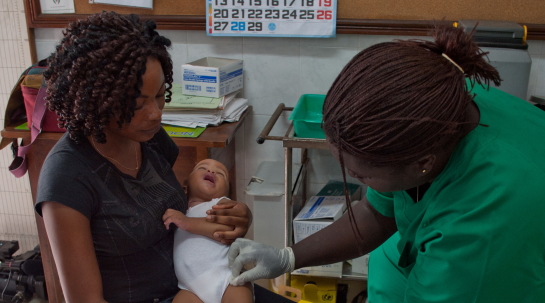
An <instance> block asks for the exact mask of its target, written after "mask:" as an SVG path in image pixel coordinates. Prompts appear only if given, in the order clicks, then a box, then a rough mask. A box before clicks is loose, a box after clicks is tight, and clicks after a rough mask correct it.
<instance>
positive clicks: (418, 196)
mask: <svg viewBox="0 0 545 303" xmlns="http://www.w3.org/2000/svg"><path fill="white" fill-rule="evenodd" d="M419 201H420V185H418V186H416V203H418V202H419Z"/></svg>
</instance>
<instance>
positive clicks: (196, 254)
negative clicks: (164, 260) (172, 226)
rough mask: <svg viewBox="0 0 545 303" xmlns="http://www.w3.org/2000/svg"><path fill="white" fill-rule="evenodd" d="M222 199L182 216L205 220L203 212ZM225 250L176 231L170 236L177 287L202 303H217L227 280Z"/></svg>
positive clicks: (218, 245)
mask: <svg viewBox="0 0 545 303" xmlns="http://www.w3.org/2000/svg"><path fill="white" fill-rule="evenodd" d="M224 198H225V197H223V198H218V199H212V200H211V201H209V202H203V203H199V204H197V205H195V206H193V207H191V208H189V209H188V210H187V213H186V216H188V217H194V218H201V217H206V211H207V210H209V209H211V208H212V206H214V205H216V204H217V203H218V202H219V201H220V200H221V199H224ZM228 250H229V246H228V245H225V244H222V243H220V242H218V241H215V240H212V239H210V238H208V237H205V236H201V235H195V234H192V233H189V232H187V231H185V230H182V229H179V228H178V229H177V230H176V233H175V234H174V270H175V271H176V277H178V287H179V288H180V289H185V290H188V291H190V292H192V293H194V294H196V295H197V296H198V297H199V298H200V299H201V300H202V301H203V302H204V303H220V302H221V298H222V297H223V293H224V292H225V289H227V286H228V285H229V280H230V279H231V270H230V269H229V260H228V258H227V251H228Z"/></svg>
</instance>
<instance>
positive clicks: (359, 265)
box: [351, 254, 369, 275]
mask: <svg viewBox="0 0 545 303" xmlns="http://www.w3.org/2000/svg"><path fill="white" fill-rule="evenodd" d="M351 263H352V273H356V274H362V275H367V274H368V273H369V271H368V267H369V254H365V255H363V256H361V257H359V258H355V259H352V261H351Z"/></svg>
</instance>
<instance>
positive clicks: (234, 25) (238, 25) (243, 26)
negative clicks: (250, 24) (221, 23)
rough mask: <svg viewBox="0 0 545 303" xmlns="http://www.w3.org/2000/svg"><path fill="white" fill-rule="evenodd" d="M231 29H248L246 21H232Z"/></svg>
mask: <svg viewBox="0 0 545 303" xmlns="http://www.w3.org/2000/svg"><path fill="white" fill-rule="evenodd" d="M231 30H232V31H245V30H246V22H235V21H232V22H231Z"/></svg>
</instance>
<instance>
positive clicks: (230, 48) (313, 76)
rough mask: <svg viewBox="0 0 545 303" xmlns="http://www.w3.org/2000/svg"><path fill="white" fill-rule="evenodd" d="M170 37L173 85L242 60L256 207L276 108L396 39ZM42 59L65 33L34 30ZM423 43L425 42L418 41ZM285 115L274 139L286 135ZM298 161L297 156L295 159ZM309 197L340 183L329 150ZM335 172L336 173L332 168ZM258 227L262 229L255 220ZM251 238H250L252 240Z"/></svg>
mask: <svg viewBox="0 0 545 303" xmlns="http://www.w3.org/2000/svg"><path fill="white" fill-rule="evenodd" d="M161 33H162V34H164V35H166V36H167V37H169V38H170V39H171V40H172V42H173V46H172V48H171V50H170V52H171V55H172V59H173V61H174V65H175V70H174V81H175V82H180V77H181V75H180V74H181V67H180V66H181V64H182V63H185V62H190V61H192V60H196V59H199V58H202V57H205V56H217V57H225V58H235V59H242V60H244V75H245V77H244V81H245V82H244V92H243V94H242V95H243V96H244V97H246V98H248V99H249V101H250V104H251V105H252V106H253V112H252V113H251V114H250V115H249V117H248V118H247V120H246V121H245V123H244V128H243V129H242V130H240V131H239V132H238V133H237V136H236V146H237V159H236V160H237V180H236V181H237V193H238V194H239V197H238V198H239V200H240V201H243V202H246V203H247V204H248V205H249V206H250V207H253V201H254V197H252V196H249V195H245V194H244V189H245V187H246V185H247V184H248V182H249V180H250V179H251V177H252V175H253V174H254V173H255V171H256V169H257V166H258V165H259V163H261V162H262V161H280V162H281V161H283V149H282V146H281V143H280V142H278V141H270V142H269V141H267V142H265V143H264V144H263V145H258V144H257V143H256V138H257V137H258V135H259V133H260V132H261V130H262V129H263V127H264V126H265V124H266V123H267V121H268V120H269V118H270V115H271V114H272V113H273V111H274V109H275V108H276V106H277V105H278V103H281V102H283V103H285V104H286V105H287V106H294V105H295V103H296V102H297V100H298V98H299V96H300V95H301V94H306V93H315V94H325V93H326V92H327V89H328V88H329V86H330V85H331V83H332V82H333V80H334V79H335V77H336V75H337V74H338V73H339V72H340V71H341V69H342V68H343V66H344V65H345V64H346V63H347V62H348V61H349V60H350V59H351V58H352V57H353V56H354V55H355V54H356V53H358V52H359V51H360V50H361V49H363V48H366V47H368V46H370V45H373V44H375V43H378V42H383V41H390V40H392V39H396V38H408V37H395V36H367V35H338V36H337V37H336V38H333V39H306V38H301V39H298V38H238V37H234V38H233V37H208V36H206V34H205V32H201V31H161ZM35 35H36V48H37V52H38V58H39V59H41V58H45V57H47V56H48V55H49V54H50V53H51V52H52V51H53V50H54V47H55V45H56V43H57V41H58V40H59V39H60V38H61V36H62V30H61V29H36V31H35ZM420 38H421V37H420ZM529 44H530V54H531V56H532V59H533V65H532V72H531V79H530V85H529V94H528V96H530V95H531V94H536V95H543V96H545V86H544V85H543V84H545V43H544V42H542V41H530V42H529ZM286 118H287V115H286V116H284V117H282V118H281V121H280V122H279V123H277V125H276V127H275V128H274V129H273V132H272V134H275V135H283V134H284V132H285V129H286V127H287V119H286ZM295 156H297V153H296V154H295ZM310 156H311V157H312V159H313V163H312V165H311V167H310V180H311V181H312V184H311V193H312V192H316V190H318V189H319V188H320V187H321V186H322V185H323V184H324V183H326V182H327V181H328V180H329V179H339V178H340V168H339V166H338V164H337V163H336V162H335V161H334V160H333V159H332V158H331V156H330V155H328V152H327V151H317V150H314V151H311V153H310ZM332 167H333V169H332ZM254 224H259V222H258V221H257V220H256V221H254ZM248 236H249V237H252V233H251V232H250V234H249V235H248Z"/></svg>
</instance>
